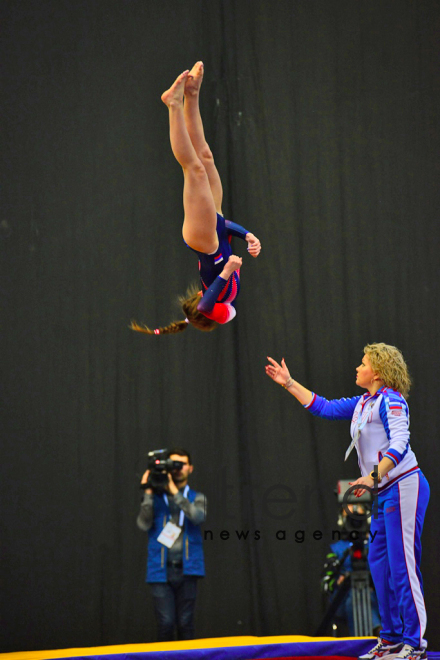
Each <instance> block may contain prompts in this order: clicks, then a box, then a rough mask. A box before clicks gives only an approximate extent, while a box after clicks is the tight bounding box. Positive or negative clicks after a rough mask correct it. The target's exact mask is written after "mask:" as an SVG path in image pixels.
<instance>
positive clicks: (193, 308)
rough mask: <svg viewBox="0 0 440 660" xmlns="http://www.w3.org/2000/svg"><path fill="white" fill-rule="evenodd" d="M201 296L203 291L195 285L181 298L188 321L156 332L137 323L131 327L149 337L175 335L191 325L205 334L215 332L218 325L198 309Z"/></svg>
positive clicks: (133, 323)
mask: <svg viewBox="0 0 440 660" xmlns="http://www.w3.org/2000/svg"><path fill="white" fill-rule="evenodd" d="M200 296H201V291H198V288H197V286H195V285H192V286H190V287H189V288H188V290H187V292H186V296H179V303H180V305H181V307H182V310H183V312H184V314H185V315H186V319H184V320H182V321H173V322H172V323H170V324H169V325H167V326H165V327H164V328H156V329H155V330H151V329H150V328H149V327H148V326H146V325H139V324H138V323H136V321H132V322H131V324H130V326H129V327H130V328H131V329H132V330H135V331H136V332H144V333H145V334H147V335H174V334H176V333H178V332H183V331H184V330H186V328H187V327H188V325H190V324H191V325H192V326H194V327H195V328H197V329H198V330H203V331H204V332H210V331H211V330H215V328H216V327H217V326H218V323H217V322H216V321H213V320H212V319H208V317H207V316H205V315H204V314H202V313H201V312H199V310H198V309H197V305H198V304H199V302H200Z"/></svg>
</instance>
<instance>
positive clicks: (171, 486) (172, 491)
mask: <svg viewBox="0 0 440 660" xmlns="http://www.w3.org/2000/svg"><path fill="white" fill-rule="evenodd" d="M167 490H168V492H169V493H170V495H177V493H178V492H179V489H178V488H177V486H176V484H175V483H174V481H173V477H172V476H171V473H170V472H168V487H167Z"/></svg>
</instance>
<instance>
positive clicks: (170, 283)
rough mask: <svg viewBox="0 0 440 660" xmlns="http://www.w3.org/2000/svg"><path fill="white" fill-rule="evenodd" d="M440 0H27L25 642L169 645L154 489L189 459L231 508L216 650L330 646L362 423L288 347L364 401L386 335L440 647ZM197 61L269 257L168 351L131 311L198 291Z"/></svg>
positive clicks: (16, 619)
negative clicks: (375, 348)
mask: <svg viewBox="0 0 440 660" xmlns="http://www.w3.org/2000/svg"><path fill="white" fill-rule="evenodd" d="M439 10H440V4H439V2H438V0H386V1H383V0H363V1H358V2H354V1H353V0H291V1H290V2H289V1H288V0H284V1H278V0H273V1H272V2H269V1H268V0H236V1H235V2H234V1H233V0H209V2H208V0H187V1H186V2H179V1H178V0H162V1H161V2H153V1H150V0H125V1H124V0H75V1H73V0H46V1H45V2H37V1H36V0H35V1H34V0H20V2H16V1H15V0H3V3H2V6H1V11H2V51H1V61H2V72H1V83H2V96H1V98H2V106H3V112H2V115H3V130H2V132H1V155H2V177H1V182H2V190H1V207H2V210H1V217H0V237H1V240H0V246H1V280H0V287H1V294H2V320H1V327H2V341H1V347H2V359H1V365H2V372H3V374H2V379H1V380H2V396H1V399H2V440H1V466H2V479H1V495H2V506H1V512H2V513H1V552H2V560H1V569H0V570H1V589H0V591H1V595H0V598H1V629H2V634H3V641H2V650H4V651H14V650H31V649H44V648H47V649H49V648H60V647H71V646H89V645H90V646H92V645H100V644H120V643H127V642H133V643H134V642H144V641H145V642H149V641H153V640H154V636H155V631H154V617H153V610H152V606H151V602H150V599H149V593H148V590H147V588H146V586H145V584H144V575H145V562H146V554H147V550H146V546H147V543H146V541H147V539H146V535H144V534H142V533H141V532H140V531H139V530H138V529H137V527H136V516H137V513H138V508H139V502H140V491H139V487H138V484H139V480H140V475H141V474H142V473H143V471H144V470H145V469H146V455H147V452H148V451H149V450H151V449H155V448H161V447H166V446H169V445H172V444H178V445H183V446H185V447H188V448H189V449H190V450H192V452H193V458H194V464H195V471H194V475H193V478H192V485H193V486H194V487H195V488H196V489H198V490H201V491H202V492H204V493H206V495H207V497H208V500H209V504H210V506H209V519H208V521H207V523H206V525H205V529H207V530H211V531H212V533H213V540H209V541H206V543H205V552H206V562H207V577H206V579H205V580H204V581H203V582H202V583H201V584H200V595H199V600H198V610H197V634H198V636H200V637H214V636H225V635H243V634H254V635H278V634H307V635H313V634H314V631H315V630H316V628H317V626H318V624H319V622H320V619H321V617H322V614H323V603H322V600H321V595H320V586H319V581H320V574H321V570H322V564H323V558H324V556H325V554H326V552H327V550H328V545H329V543H330V540H331V538H330V534H331V530H332V529H335V528H336V518H337V505H336V501H335V497H334V494H333V489H334V487H335V485H336V482H337V480H338V479H339V478H341V477H342V478H344V477H346V478H349V477H356V476H357V475H358V467H357V462H356V459H355V457H354V456H352V457H350V460H349V461H348V463H347V464H344V462H343V457H344V452H345V449H346V446H347V445H348V443H349V425H348V423H344V422H339V423H338V422H326V421H324V420H319V419H315V418H313V417H312V416H311V415H309V414H308V413H307V412H305V411H304V410H303V409H302V408H301V406H300V405H299V404H298V403H297V402H296V401H295V400H294V398H293V397H290V396H289V395H288V394H287V393H286V392H284V391H283V390H282V389H281V388H280V387H277V386H276V385H274V384H273V383H272V382H271V381H270V380H269V379H268V378H267V377H266V376H265V374H264V364H265V358H266V355H271V356H273V357H276V358H278V359H280V358H281V357H283V356H284V357H285V358H286V361H287V363H288V365H289V367H290V369H291V372H292V375H293V376H294V377H295V378H297V379H298V380H299V381H300V382H302V383H304V384H305V385H306V386H308V387H310V388H312V389H313V390H315V391H317V392H318V393H320V394H323V395H325V396H327V397H330V398H333V397H340V396H352V395H354V394H357V393H358V390H357V388H356V386H355V367H356V366H357V365H358V364H359V362H360V359H361V357H362V348H363V346H364V345H365V344H366V343H367V342H370V341H384V342H387V343H391V344H395V345H397V346H398V347H399V348H401V350H402V351H403V353H404V355H405V357H406V359H407V361H408V363H409V366H410V369H411V372H412V375H413V378H414V388H413V391H412V394H411V398H410V406H411V413H412V446H413V448H414V450H415V452H416V455H417V457H418V459H419V463H420V465H421V467H422V469H423V470H424V472H425V474H426V476H427V477H428V480H429V481H430V483H431V488H432V490H431V504H430V507H429V510H428V514H427V519H426V524H425V532H424V550H423V565H422V569H423V574H424V578H425V590H426V601H427V607H428V631H427V638H428V640H429V642H430V648H431V649H433V648H435V647H436V649H437V650H438V649H439V645H440V635H439V632H438V622H439V615H440V597H439V593H440V590H439V576H440V568H439V562H438V542H439V533H438V520H439V515H440V504H439V501H440V500H439V488H438V485H437V483H436V477H437V474H438V466H439V457H440V449H439V442H438V438H439V421H438V419H439V416H438V412H437V410H436V405H437V404H436V391H437V389H438V359H439V352H440V342H439V336H438V327H439V323H440V309H439V304H438V302H439V301H438V263H439V260H438V249H439V248H438V246H439V240H440V228H439V207H440V195H439V173H440V172H439V169H440V168H439V148H440V140H439V134H438V120H439V112H438V108H439V101H440V93H439V91H440V90H439V82H438V81H439V77H438V76H439V67H438V62H439V50H440V49H439V40H438V35H439V28H440V25H439V22H440V21H439V17H440V11H439ZM198 59H202V60H203V61H204V62H205V67H206V76H205V81H204V83H203V88H202V111H203V116H204V120H205V128H206V134H207V138H208V140H209V142H210V145H211V147H212V149H213V151H214V153H215V156H216V159H217V163H218V167H219V170H220V172H221V175H222V178H223V182H224V188H225V200H224V212H225V215H226V217H229V218H231V219H233V220H235V221H236V222H238V223H242V224H243V225H245V226H246V227H248V228H250V229H251V230H252V231H253V232H254V233H255V234H256V235H257V236H258V237H259V238H260V239H261V241H262V244H263V251H262V254H261V256H260V258H259V259H258V260H254V259H251V258H249V257H248V255H247V254H246V251H245V249H244V246H243V244H241V243H240V241H238V240H237V241H236V243H235V246H236V251H237V252H238V253H239V254H243V255H244V264H243V268H242V292H241V295H240V298H239V302H238V306H237V308H238V316H237V318H236V319H235V320H234V321H233V323H231V324H229V325H228V326H226V327H224V328H221V329H219V330H217V331H216V332H214V333H212V334H206V335H205V334H203V333H200V332H197V331H196V330H194V329H192V328H189V329H188V330H187V331H186V332H185V333H184V334H183V335H179V336H172V337H159V338H157V337H147V336H144V335H139V334H135V333H133V332H131V331H130V330H129V329H128V323H129V322H130V320H131V319H132V318H135V319H137V320H139V321H143V322H147V323H149V324H150V325H152V326H153V327H155V326H157V325H159V324H166V323H168V322H169V321H170V320H171V319H173V318H180V317H181V314H180V312H179V310H178V308H177V305H176V303H175V299H176V296H177V294H179V293H182V292H184V291H185V288H186V286H187V285H188V284H189V283H190V282H191V281H196V280H197V264H196V261H195V259H194V255H192V254H191V253H190V252H189V250H187V249H186V248H185V247H184V245H183V242H182V238H181V223H182V175H181V171H180V168H179V166H178V165H177V163H176V162H175V161H174V159H173V156H172V154H171V150H170V147H169V139H168V117H167V111H166V108H165V107H164V106H163V104H162V103H161V101H160V94H161V93H162V91H163V90H164V89H166V88H167V87H168V86H169V84H170V83H171V82H172V81H173V80H174V78H175V77H176V75H177V74H178V73H179V72H180V71H182V70H183V69H185V68H190V67H191V66H192V65H193V63H194V62H195V61H196V60H198ZM270 499H273V500H282V499H285V500H286V501H285V502H284V503H283V502H280V501H278V502H276V501H275V502H270V501H269V500H270ZM436 521H437V522H436ZM222 530H224V531H229V533H230V538H229V539H227V540H226V539H224V540H223V539H221V538H220V532H221V531H222ZM237 530H243V531H244V532H246V531H249V536H248V537H247V538H246V539H245V538H242V539H241V540H239V539H238V538H237V535H236V531H237ZM256 530H259V532H260V539H259V540H257V539H255V536H254V534H255V531H256ZM279 530H285V532H286V540H278V539H277V538H276V532H277V531H279ZM301 531H302V532H304V541H303V542H302V543H300V542H298V541H299V539H300V538H301ZM315 531H321V532H322V535H323V537H322V539H320V540H319V539H315V538H313V533H314V532H315ZM298 532H300V533H298ZM295 535H296V538H295ZM224 536H225V535H224Z"/></svg>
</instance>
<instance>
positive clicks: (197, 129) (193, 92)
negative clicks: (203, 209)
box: [183, 62, 223, 214]
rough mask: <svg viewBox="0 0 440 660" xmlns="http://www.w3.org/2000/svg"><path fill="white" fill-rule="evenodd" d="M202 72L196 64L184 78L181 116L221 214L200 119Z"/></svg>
mask: <svg viewBox="0 0 440 660" xmlns="http://www.w3.org/2000/svg"><path fill="white" fill-rule="evenodd" d="M203 72H204V71H203V62H196V63H195V64H194V66H193V68H192V69H191V71H190V72H189V74H188V76H187V78H186V81H185V103H184V106H183V114H184V117H185V123H186V127H187V129H188V133H189V136H190V138H191V142H192V144H193V147H194V149H195V151H196V154H197V156H198V157H199V158H200V160H201V162H202V163H203V166H204V168H205V170H206V173H207V175H208V179H209V185H210V186H211V192H212V196H213V198H214V204H215V208H216V211H217V212H218V213H220V214H222V200H223V188H222V182H221V180H220V176H219V173H218V171H217V168H216V166H215V163H214V157H213V155H212V152H211V149H210V148H209V145H208V143H207V142H206V138H205V133H204V130H203V122H202V117H201V115H200V106H199V96H200V87H201V85H202V80H203Z"/></svg>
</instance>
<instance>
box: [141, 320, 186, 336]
mask: <svg viewBox="0 0 440 660" xmlns="http://www.w3.org/2000/svg"><path fill="white" fill-rule="evenodd" d="M187 327H188V322H187V321H186V320H185V321H173V322H172V323H170V324H169V325H167V326H165V327H164V328H156V329H155V330H151V328H148V327H147V326H146V325H138V324H137V323H136V321H132V322H131V324H130V328H131V329H132V330H136V332H145V334H147V335H174V334H176V333H177V332H183V331H184V330H186V329H187Z"/></svg>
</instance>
